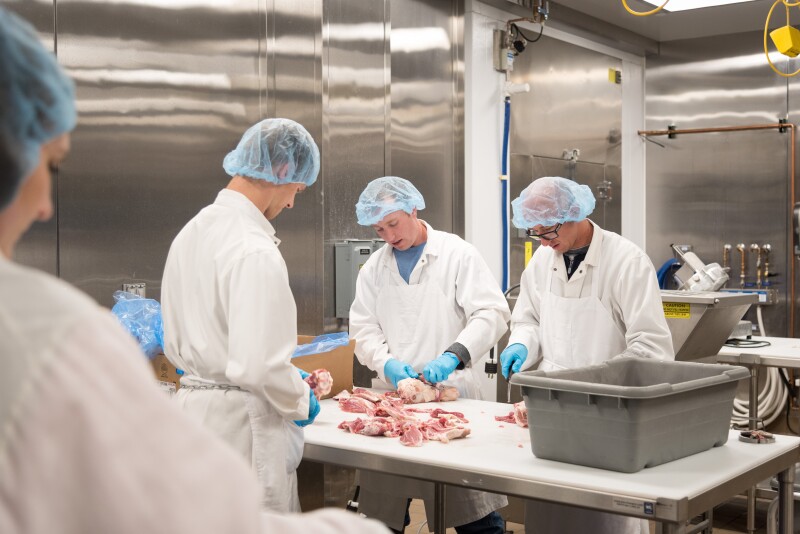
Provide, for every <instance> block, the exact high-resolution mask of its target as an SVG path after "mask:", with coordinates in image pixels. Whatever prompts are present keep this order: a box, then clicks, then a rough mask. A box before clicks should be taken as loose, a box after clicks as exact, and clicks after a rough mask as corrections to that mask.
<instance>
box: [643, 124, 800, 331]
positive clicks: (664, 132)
mask: <svg viewBox="0 0 800 534" xmlns="http://www.w3.org/2000/svg"><path fill="white" fill-rule="evenodd" d="M782 129H788V130H789V243H788V245H787V246H788V248H787V250H788V251H789V284H790V287H791V290H790V291H789V293H790V298H791V302H790V303H789V337H794V331H795V328H794V308H795V305H796V300H797V295H796V289H795V281H794V277H795V262H796V261H797V259H796V258H795V256H794V254H793V248H794V241H793V235H792V233H793V232H792V228H794V224H793V222H792V212H793V210H794V205H795V203H796V202H797V200H796V198H795V186H794V169H795V165H794V159H795V131H796V129H797V125H795V124H793V123H789V122H787V123H785V124H783V123H777V124H752V125H749V126H720V127H717V128H685V129H683V130H677V129H676V130H639V135H641V136H643V137H649V136H659V135H679V134H700V133H717V132H745V131H750V130H782Z"/></svg>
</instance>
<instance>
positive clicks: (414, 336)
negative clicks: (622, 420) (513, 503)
mask: <svg viewBox="0 0 800 534" xmlns="http://www.w3.org/2000/svg"><path fill="white" fill-rule="evenodd" d="M424 208H425V201H424V199H423V198H422V195H421V194H420V192H419V191H418V190H417V188H416V187H414V185H413V184H412V183H411V182H409V181H408V180H405V179H403V178H398V177H395V176H386V177H383V178H378V179H376V180H373V181H372V182H370V183H369V185H367V187H366V188H365V189H364V191H363V192H362V193H361V196H360V197H359V199H358V203H357V204H356V216H357V218H358V223H359V224H360V225H362V226H371V227H372V228H373V229H374V230H375V233H376V234H377V235H378V237H380V238H381V239H383V240H385V241H386V245H384V246H383V247H382V248H381V249H380V250H378V251H377V252H376V253H375V254H373V255H372V256H371V257H370V258H369V260H367V262H366V263H365V264H364V266H363V267H362V268H361V271H360V272H359V274H358V280H357V283H356V296H355V300H354V301H353V304H352V306H351V308H350V336H351V337H352V338H353V339H355V342H356V356H357V357H358V359H359V361H360V362H361V363H362V364H364V365H366V366H367V367H369V368H370V369H372V370H373V371H375V372H377V374H378V379H377V380H376V381H374V382H373V386H375V387H378V388H392V389H394V388H396V387H397V384H398V382H399V381H401V380H403V379H405V378H417V377H419V378H420V379H422V378H424V379H425V380H427V381H428V382H432V383H440V384H444V385H447V386H453V387H456V388H458V391H459V394H460V396H461V397H464V398H468V399H480V398H481V393H480V389H479V386H478V380H477V376H476V375H477V374H478V369H477V368H476V367H475V365H474V364H475V363H476V362H477V361H478V360H480V359H481V358H482V357H483V356H484V355H485V354H486V353H488V352H489V349H490V348H492V347H493V346H494V345H495V343H497V341H498V340H499V339H500V337H502V335H503V334H504V333H505V332H506V330H507V328H508V327H507V322H508V320H509V317H510V312H509V309H508V304H507V302H506V299H505V297H503V293H502V291H500V288H499V287H498V285H497V282H496V280H495V279H494V277H493V276H492V274H491V272H490V271H489V268H488V266H487V265H486V262H484V260H483V258H482V257H481V256H480V254H479V253H478V251H477V250H476V249H475V247H473V246H472V245H470V244H469V243H467V242H465V241H464V240H463V239H461V238H460V237H458V236H456V235H453V234H449V233H447V232H442V231H439V230H435V229H433V228H432V227H431V225H429V224H428V223H427V222H425V221H423V220H420V219H418V218H417V211H418V210H422V209H424ZM360 480H361V493H360V496H359V512H361V513H364V514H366V515H367V516H368V517H374V518H376V519H381V520H382V521H384V522H385V523H386V524H387V525H388V526H389V527H390V528H391V529H393V530H395V531H401V530H403V528H404V525H405V524H407V510H408V503H409V499H410V498H412V497H421V498H425V501H426V506H425V510H426V512H427V514H428V520H429V522H428V524H429V525H432V524H433V509H434V508H433V498H432V496H433V489H432V485H431V484H426V483H422V482H418V481H413V480H410V479H404V478H399V477H390V476H387V475H379V474H376V473H369V472H362V473H360ZM507 502H508V501H507V499H506V497H505V496H502V495H496V494H491V493H484V492H479V491H473V490H466V489H461V488H449V489H448V490H447V503H446V505H447V526H454V527H455V529H456V531H457V532H458V533H459V534H467V533H478V532H481V533H487V534H489V533H491V534H495V533H497V534H502V533H503V530H504V528H503V527H504V523H503V520H502V518H501V517H500V515H499V514H498V513H497V512H495V510H497V509H498V508H501V507H503V506H505V505H506V504H507Z"/></svg>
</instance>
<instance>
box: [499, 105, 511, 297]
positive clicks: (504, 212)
mask: <svg viewBox="0 0 800 534" xmlns="http://www.w3.org/2000/svg"><path fill="white" fill-rule="evenodd" d="M510 124H511V97H509V96H507V97H506V98H505V119H504V121H503V161H502V163H501V168H502V171H503V172H502V177H501V178H500V183H501V187H502V193H501V195H500V196H501V202H502V208H501V210H500V213H501V214H502V215H501V216H502V218H503V251H502V257H503V284H502V287H503V292H504V293H505V292H506V290H507V289H508V275H509V273H508V130H509V126H510Z"/></svg>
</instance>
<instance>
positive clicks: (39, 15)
mask: <svg viewBox="0 0 800 534" xmlns="http://www.w3.org/2000/svg"><path fill="white" fill-rule="evenodd" d="M0 5H2V6H3V7H5V8H7V9H9V10H10V11H13V12H14V13H16V14H17V15H19V16H20V17H22V18H24V19H25V20H27V21H28V22H29V23H31V25H32V26H33V27H34V28H35V29H36V31H37V32H39V35H41V37H42V43H43V44H44V45H45V46H47V47H48V48H49V49H50V50H54V47H55V17H54V13H53V5H52V3H50V4H46V3H40V2H30V1H28V2H19V1H17V2H9V1H5V0H2V1H0ZM52 197H53V207H54V215H53V217H52V218H51V219H50V220H49V221H46V222H36V223H33V225H32V226H31V228H30V230H28V232H27V233H26V234H25V235H24V236H23V237H22V239H20V241H19V243H17V246H16V249H15V250H14V259H15V260H16V261H18V262H19V263H21V264H23V265H28V266H30V267H35V268H37V269H41V270H43V271H46V272H48V273H50V274H54V275H57V274H58V173H55V174H54V175H53V190H52Z"/></svg>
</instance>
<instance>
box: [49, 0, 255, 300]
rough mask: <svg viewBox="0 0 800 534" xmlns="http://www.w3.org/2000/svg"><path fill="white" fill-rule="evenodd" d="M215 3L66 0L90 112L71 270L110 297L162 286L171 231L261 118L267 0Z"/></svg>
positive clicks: (67, 211)
mask: <svg viewBox="0 0 800 534" xmlns="http://www.w3.org/2000/svg"><path fill="white" fill-rule="evenodd" d="M217 6H218V7H213V8H212V7H206V6H203V5H201V3H200V2H198V3H197V4H194V5H190V4H186V5H185V7H156V6H154V5H153V4H152V3H151V2H142V3H138V2H136V1H134V0H132V1H131V2H128V3H125V4H117V3H113V4H104V3H97V2H88V1H78V0H60V1H59V2H58V5H57V9H58V20H59V37H58V41H59V51H60V56H59V57H60V60H61V62H62V64H63V65H65V67H66V68H67V71H68V72H69V73H70V75H72V76H73V77H74V78H75V80H76V83H77V99H78V110H79V113H80V121H79V124H78V127H77V129H76V130H75V132H74V135H73V151H72V154H71V156H70V158H69V160H68V164H66V165H65V166H64V169H63V171H62V176H61V187H60V191H59V196H60V209H59V227H60V263H61V276H62V277H63V278H64V279H66V280H67V281H69V282H72V283H74V284H75V285H77V286H78V287H80V288H81V289H83V290H85V291H86V292H88V293H89V294H90V295H91V296H93V297H94V298H96V299H97V300H98V301H99V302H101V303H103V304H106V305H110V304H112V299H111V295H112V293H113V291H114V290H116V289H119V288H120V286H121V284H122V282H123V281H127V280H136V281H143V282H146V283H147V286H148V293H147V294H148V296H152V297H154V298H159V297H160V283H161V275H162V271H163V266H164V261H165V259H166V254H167V250H168V249H169V245H170V243H171V241H172V239H173V238H174V236H175V235H176V234H177V233H178V231H179V230H180V228H181V227H182V226H183V225H184V224H185V223H186V222H187V221H188V220H189V219H190V218H191V217H192V216H194V214H195V213H196V212H197V211H198V210H199V209H201V208H202V207H203V206H205V205H207V204H208V203H210V202H212V201H213V199H214V196H215V194H216V192H217V191H218V190H219V189H221V188H222V187H224V185H225V184H226V182H227V179H228V177H227V176H226V175H225V173H224V172H223V171H222V168H221V163H222V158H223V157H224V156H225V154H226V153H227V152H228V151H229V150H231V149H232V148H233V147H234V146H235V145H236V143H237V142H238V139H239V137H240V136H241V133H242V132H243V131H244V130H245V129H246V128H247V127H248V126H249V125H250V124H252V123H254V122H256V121H257V120H258V119H259V118H260V117H261V114H260V112H259V98H260V95H259V78H258V75H259V72H258V67H259V65H260V58H259V56H258V54H259V39H260V37H261V36H262V34H263V16H264V11H263V7H260V4H259V3H258V2H253V1H251V0H231V1H230V2H228V4H226V5H224V6H219V4H218V5H217Z"/></svg>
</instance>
